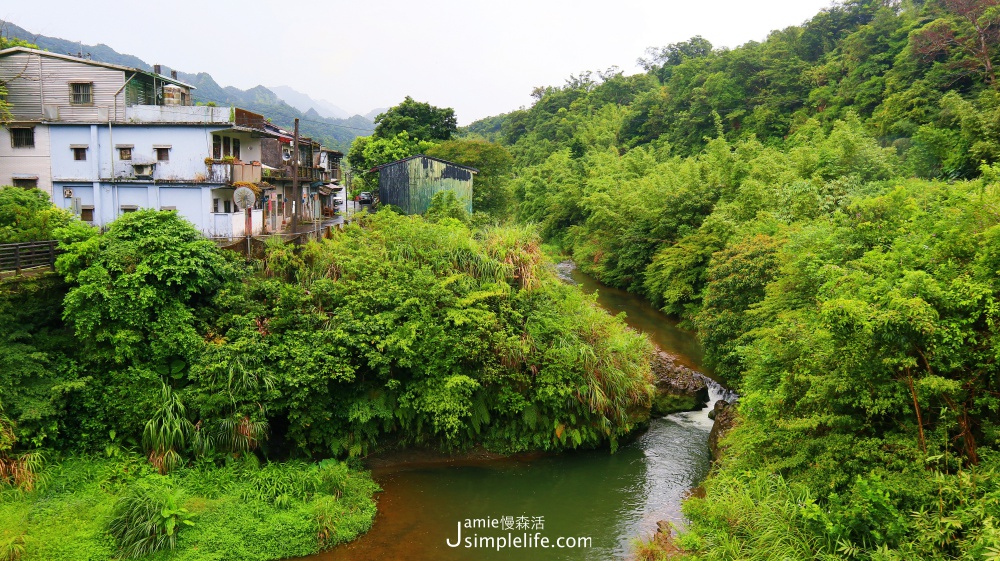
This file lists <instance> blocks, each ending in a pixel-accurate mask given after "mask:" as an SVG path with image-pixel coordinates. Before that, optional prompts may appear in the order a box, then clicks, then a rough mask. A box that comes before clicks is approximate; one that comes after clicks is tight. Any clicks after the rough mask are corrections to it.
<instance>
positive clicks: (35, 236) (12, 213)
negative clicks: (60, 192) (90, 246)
mask: <svg viewBox="0 0 1000 561" xmlns="http://www.w3.org/2000/svg"><path fill="white" fill-rule="evenodd" d="M72 218H73V215H72V214H70V213H69V212H66V211H65V210H62V209H58V208H56V207H54V206H53V205H52V203H51V202H50V201H49V195H48V194H47V193H45V192H44V191H41V190H39V189H23V188H20V187H0V244H4V243H21V242H30V241H38V240H51V239H52V238H53V236H54V235H55V230H56V229H57V228H62V227H64V226H67V225H68V224H69V223H70V222H71V220H72Z"/></svg>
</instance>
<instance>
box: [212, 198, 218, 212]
mask: <svg viewBox="0 0 1000 561" xmlns="http://www.w3.org/2000/svg"><path fill="white" fill-rule="evenodd" d="M212 212H219V199H212Z"/></svg>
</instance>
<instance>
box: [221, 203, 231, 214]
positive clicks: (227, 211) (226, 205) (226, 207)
mask: <svg viewBox="0 0 1000 561" xmlns="http://www.w3.org/2000/svg"><path fill="white" fill-rule="evenodd" d="M222 204H223V205H224V208H225V209H226V214H229V213H230V212H232V209H233V206H232V205H233V202H232V201H223V203H222Z"/></svg>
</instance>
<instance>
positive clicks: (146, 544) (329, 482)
mask: <svg viewBox="0 0 1000 561" xmlns="http://www.w3.org/2000/svg"><path fill="white" fill-rule="evenodd" d="M45 475H46V480H45V483H44V484H43V485H41V486H40V487H39V489H37V490H36V491H33V492H30V493H24V492H20V491H17V490H12V489H6V490H0V555H5V557H3V558H4V559H23V560H25V561H27V560H31V559H39V560H45V561H105V560H107V559H131V558H144V559H184V560H189V561H196V560H206V559H249V560H257V561H267V560H271V559H283V558H286V557H294V556H302V555H309V554H312V553H316V552H318V551H320V550H322V549H325V548H328V547H331V546H333V545H337V544H340V543H344V542H347V541H350V540H353V539H355V538H356V537H358V536H359V535H361V534H363V533H364V532H366V531H368V529H369V528H370V527H371V524H372V521H373V520H374V517H375V501H374V500H372V493H373V492H375V491H376V490H377V486H376V485H375V483H374V482H373V481H372V480H371V478H370V477H368V475H367V474H361V473H358V472H356V471H354V470H351V469H349V468H348V467H347V465H345V464H343V463H340V462H337V461H326V462H322V463H319V464H311V465H310V464H303V463H298V462H289V463H286V464H259V463H258V462H257V461H256V458H248V459H247V460H244V461H233V462H231V463H229V464H227V465H225V466H222V467H216V466H205V465H199V466H194V467H186V468H181V469H178V470H176V471H174V472H172V473H171V474H169V475H166V476H164V475H159V474H156V473H155V472H154V470H153V468H152V467H151V466H150V465H149V464H148V462H146V461H145V459H144V458H142V457H141V456H139V455H135V454H130V453H125V452H122V451H121V450H120V449H118V448H116V447H110V448H109V449H108V451H107V452H106V453H101V454H100V455H99V456H82V457H75V456H74V457H69V458H66V459H64V460H63V461H61V462H59V463H57V464H54V465H53V466H51V467H50V468H49V469H47V470H46V472H45ZM171 549H172V551H171ZM153 552H159V553H153ZM150 553H153V554H152V555H150Z"/></svg>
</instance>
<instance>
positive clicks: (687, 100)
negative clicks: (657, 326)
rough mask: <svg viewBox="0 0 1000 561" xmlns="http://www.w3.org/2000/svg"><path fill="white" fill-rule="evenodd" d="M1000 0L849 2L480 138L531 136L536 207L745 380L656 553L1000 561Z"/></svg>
mask: <svg viewBox="0 0 1000 561" xmlns="http://www.w3.org/2000/svg"><path fill="white" fill-rule="evenodd" d="M997 14H998V12H997V9H996V2H993V1H986V0H978V1H968V2H959V1H957V0H954V1H953V0H942V1H939V2H937V1H935V2H932V1H928V2H888V1H871V0H855V1H849V2H845V3H842V4H838V5H835V6H833V7H831V8H829V9H827V10H824V11H822V12H821V13H819V14H818V15H817V16H816V17H814V18H813V19H811V20H810V21H808V22H806V23H805V24H803V25H802V26H797V27H791V28H788V29H784V30H781V31H776V32H773V33H772V34H771V35H770V36H769V37H768V38H767V40H765V41H763V42H760V43H757V42H752V43H748V44H747V45H744V46H742V47H739V48H736V49H732V50H714V49H712V48H711V45H710V44H709V43H708V42H707V41H706V40H705V39H703V38H701V37H695V38H693V39H691V40H690V41H687V42H682V43H677V44H673V45H668V46H667V47H664V48H662V49H651V50H650V51H649V53H648V55H649V56H648V58H647V59H646V60H644V61H643V62H644V64H645V67H646V69H647V72H646V73H644V74H639V75H635V76H624V75H622V74H621V73H620V72H617V71H616V69H611V70H609V71H607V72H600V73H597V75H596V76H595V75H594V74H592V73H583V74H581V75H579V76H573V77H571V78H570V80H568V81H567V83H566V85H565V86H564V87H559V88H539V89H537V90H536V91H535V94H534V95H535V97H536V99H537V101H536V102H535V104H534V105H533V106H532V107H530V108H528V109H524V110H520V111H515V112H513V113H511V114H508V115H504V116H500V117H494V118H491V119H488V120H485V121H482V122H479V123H475V124H473V125H472V126H470V127H469V129H468V130H467V131H466V134H468V135H470V136H477V135H478V136H482V137H485V138H490V139H494V140H497V141H500V142H503V143H504V144H505V145H507V146H508V148H509V149H510V151H511V153H512V154H513V155H514V158H515V179H514V181H513V188H514V193H515V195H516V199H517V216H518V217H519V219H520V220H521V221H524V222H530V223H536V224H537V225H538V226H539V228H540V231H541V233H542V235H543V237H544V239H545V240H546V242H547V243H552V244H554V245H556V246H558V247H560V248H561V249H562V250H563V251H564V252H566V253H569V254H571V255H572V256H573V258H574V260H575V261H576V262H577V263H578V264H579V266H580V267H581V269H582V270H584V271H585V272H587V273H589V274H591V275H593V276H595V277H597V278H598V279H599V280H601V281H602V282H604V283H606V284H610V285H612V286H616V287H620V288H625V289H628V290H630V291H632V292H635V293H637V294H640V295H643V296H645V297H646V298H648V299H649V300H650V301H651V302H652V303H654V304H655V305H656V306H657V307H660V308H661V309H663V310H664V311H666V312H667V313H670V314H672V315H675V316H677V317H680V318H681V319H682V320H683V321H684V322H685V324H687V325H688V326H690V327H692V328H694V329H696V330H697V331H698V334H699V337H700V338H701V340H702V342H703V343H704V346H705V350H706V359H707V361H708V362H709V364H710V365H711V366H712V368H713V369H714V371H715V372H716V374H718V375H719V376H720V377H721V378H722V379H724V380H725V381H726V382H727V383H728V384H729V385H731V386H732V387H734V388H735V389H737V390H738V391H739V392H740V393H741V394H742V396H743V397H742V399H741V400H740V404H739V409H738V410H739V419H740V424H739V426H738V427H737V428H736V429H735V430H734V431H733V432H732V434H731V435H730V436H729V437H728V439H727V441H726V446H727V452H726V455H725V456H724V458H723V460H722V461H721V462H720V463H719V464H717V466H716V469H715V471H714V472H713V474H712V476H711V477H710V478H709V480H708V482H707V483H706V485H705V488H706V496H705V497H704V498H695V499H691V500H690V501H689V502H688V503H687V506H686V509H687V513H688V516H689V517H690V519H691V522H692V524H691V526H690V527H689V528H688V529H687V530H686V531H685V532H684V533H682V534H681V536H680V537H679V538H677V539H676V540H675V541H674V542H671V543H666V544H663V543H660V547H656V542H654V543H652V544H647V545H646V546H644V547H643V549H642V551H641V553H642V555H643V556H645V557H646V558H649V559H655V558H657V556H666V555H668V551H670V550H671V549H673V552H672V553H669V555H671V556H675V557H676V556H685V555H686V556H689V557H691V558H704V559H774V558H788V559H842V558H848V559H878V560H888V559H983V558H994V557H997V556H998V555H1000V531H998V530H997V527H998V523H1000V479H998V476H997V470H998V469H1000V456H998V450H1000V394H998V393H997V388H1000V369H998V367H997V358H998V357H997V354H996V349H997V348H998V341H1000V332H998V331H997V325H998V323H997V319H998V318H997V316H996V313H997V312H996V310H997V305H996V302H997V300H998V297H1000V285H998V284H997V279H998V276H1000V265H998V262H997V260H996V252H997V250H996V247H997V241H998V240H997V232H998V231H1000V214H998V213H997V209H998V208H1000V183H998V180H1000V173H998V171H1000V166H998V158H1000V152H998V150H997V146H998V145H997V144H996V134H995V132H994V124H993V121H994V120H995V115H996V111H997V109H998V108H1000V105H998V101H1000V97H997V94H996V87H997V84H996V82H995V79H994V76H993V70H992V62H993V61H994V60H995V57H996V55H997V54H998V53H997V50H998V47H1000V20H998V19H997ZM678 548H679V549H678ZM681 550H682V551H681ZM658 551H659V553H658Z"/></svg>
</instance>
